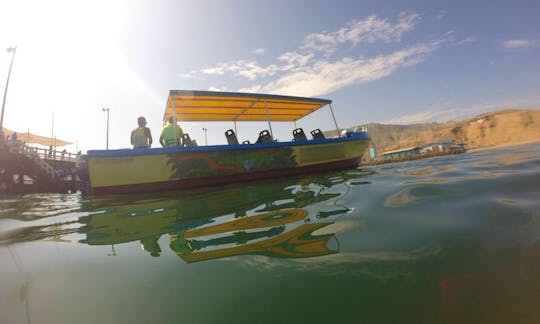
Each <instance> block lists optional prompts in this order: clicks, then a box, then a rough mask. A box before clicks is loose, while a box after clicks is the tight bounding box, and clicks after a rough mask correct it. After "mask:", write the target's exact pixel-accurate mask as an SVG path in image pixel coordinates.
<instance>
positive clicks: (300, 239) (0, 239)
mask: <svg viewBox="0 0 540 324" xmlns="http://www.w3.org/2000/svg"><path fill="white" fill-rule="evenodd" d="M0 265H1V267H0V323H540V279H539V278H540V145H538V144H536V145H527V146H520V147H515V148H509V149H500V150H491V151H483V152H476V153H466V154H461V155H456V156H448V157H439V158H431V159H425V160H418V161H411V162H406V163H398V164H387V165H382V166H376V167H360V168H358V169H355V170H346V171H338V172H330V173H325V174H317V175H310V176H299V177H293V178H287V179H279V180H274V181H264V182H255V183H249V184H242V185H230V186H226V187H220V188H212V189H206V190H191V191H187V192H171V193H161V194H151V195H137V196H124V197H105V198H94V199H92V198H84V197H81V196H79V195H55V194H41V195H27V196H22V197H21V196H17V197H2V198H0Z"/></svg>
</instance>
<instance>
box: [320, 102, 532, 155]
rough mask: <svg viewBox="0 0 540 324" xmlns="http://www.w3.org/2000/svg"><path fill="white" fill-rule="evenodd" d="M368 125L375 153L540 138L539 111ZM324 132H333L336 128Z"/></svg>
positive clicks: (493, 144)
mask: <svg viewBox="0 0 540 324" xmlns="http://www.w3.org/2000/svg"><path fill="white" fill-rule="evenodd" d="M367 126H368V131H369V133H370V135H371V145H372V146H373V147H375V149H376V150H377V154H380V153H382V152H385V151H390V150H396V149H400V148H406V147H412V146H420V145H423V144H427V143H430V142H437V141H455V142H456V143H466V144H468V147H469V149H484V148H494V147H499V146H508V145H518V144H524V143H530V142H537V141H540V110H517V109H508V110H501V111H496V112H490V113H485V114H481V115H478V116H476V117H474V118H470V119H466V120H463V121H458V122H455V121H452V122H445V123H424V124H414V125H385V124H378V123H370V124H368V125H367ZM325 133H326V134H327V135H335V131H334V132H325ZM332 133H333V134H332Z"/></svg>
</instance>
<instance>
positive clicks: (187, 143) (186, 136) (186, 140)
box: [182, 133, 197, 146]
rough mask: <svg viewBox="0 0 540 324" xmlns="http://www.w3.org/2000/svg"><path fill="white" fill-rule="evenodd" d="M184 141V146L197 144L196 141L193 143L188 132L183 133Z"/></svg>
mask: <svg viewBox="0 0 540 324" xmlns="http://www.w3.org/2000/svg"><path fill="white" fill-rule="evenodd" d="M182 143H183V146H197V145H196V144H195V143H193V141H192V140H191V137H189V134H188V133H184V135H182Z"/></svg>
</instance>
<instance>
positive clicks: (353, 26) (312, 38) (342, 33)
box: [302, 12, 420, 54]
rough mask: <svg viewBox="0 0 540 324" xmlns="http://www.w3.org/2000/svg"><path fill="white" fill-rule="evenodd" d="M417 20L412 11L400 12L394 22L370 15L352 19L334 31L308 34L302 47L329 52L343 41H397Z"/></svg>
mask: <svg viewBox="0 0 540 324" xmlns="http://www.w3.org/2000/svg"><path fill="white" fill-rule="evenodd" d="M419 20H420V15H418V14H416V13H412V12H402V13H400V14H399V15H398V19H397V21H396V23H395V24H392V23H391V22H389V21H388V20H387V19H380V18H378V17H377V16H376V15H372V16H369V17H367V18H366V19H363V20H353V21H352V22H350V23H348V24H347V26H346V27H343V28H341V29H339V30H337V31H335V32H323V33H315V34H310V35H308V36H306V38H304V41H303V45H302V49H304V50H308V51H316V52H324V53H327V54H330V53H333V52H334V51H335V50H336V48H337V46H338V45H341V44H345V43H351V44H352V45H357V44H358V43H375V42H379V41H380V42H385V43H388V42H399V41H401V37H402V36H403V34H404V33H406V32H409V31H411V30H412V29H413V28H414V27H415V26H416V24H417V23H418V22H419Z"/></svg>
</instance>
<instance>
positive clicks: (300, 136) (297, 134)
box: [292, 128, 307, 142]
mask: <svg viewBox="0 0 540 324" xmlns="http://www.w3.org/2000/svg"><path fill="white" fill-rule="evenodd" d="M292 134H293V136H294V141H295V142H299V141H307V137H306V134H305V133H304V130H303V129H302V128H297V129H295V130H293V131H292Z"/></svg>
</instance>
